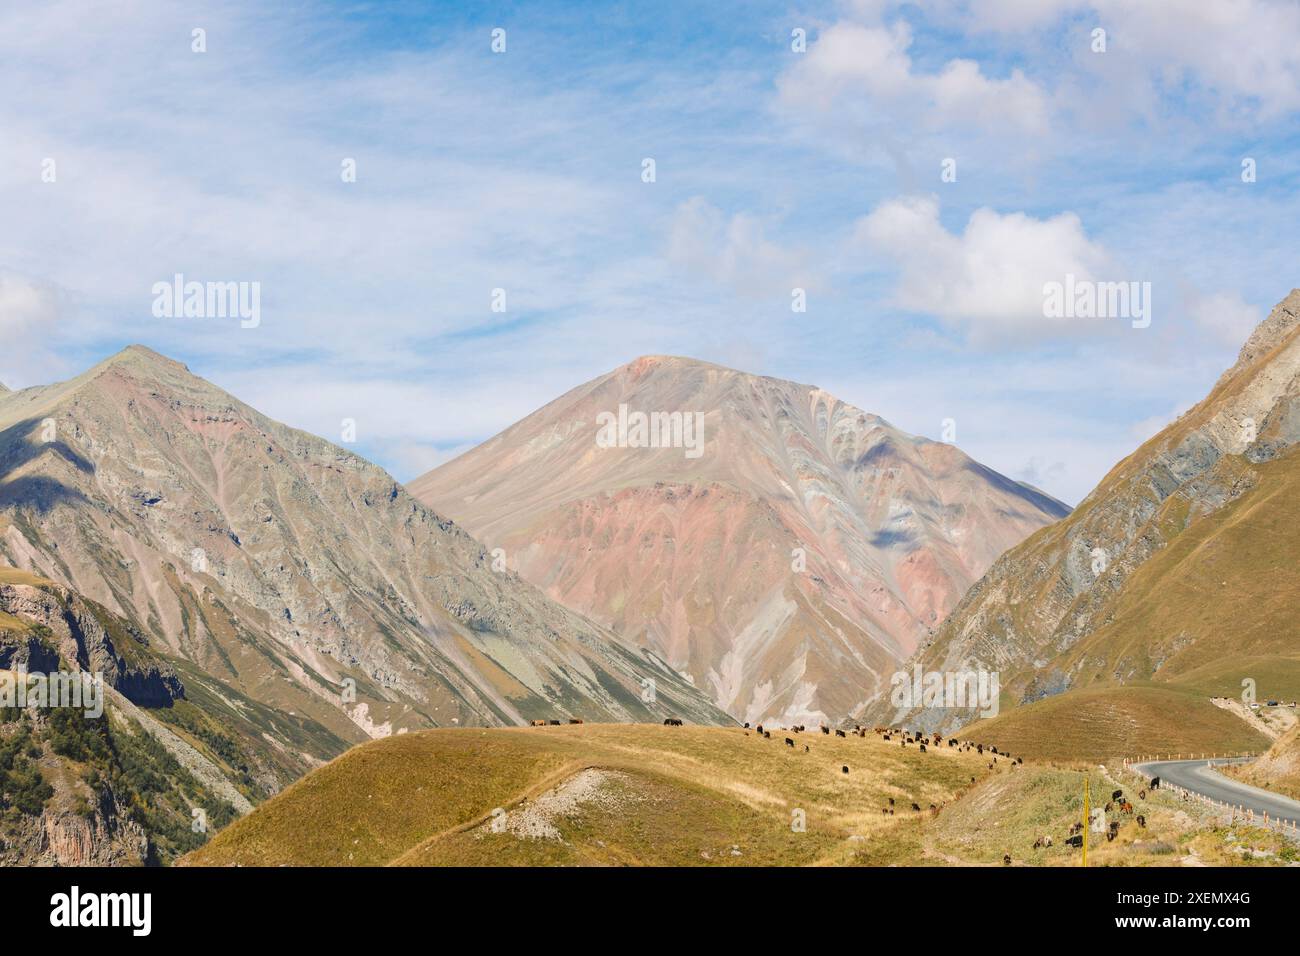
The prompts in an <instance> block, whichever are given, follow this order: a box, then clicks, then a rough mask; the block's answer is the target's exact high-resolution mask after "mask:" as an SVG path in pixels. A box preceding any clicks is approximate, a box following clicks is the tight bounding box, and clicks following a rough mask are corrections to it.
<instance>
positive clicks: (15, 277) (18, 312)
mask: <svg viewBox="0 0 1300 956" xmlns="http://www.w3.org/2000/svg"><path fill="white" fill-rule="evenodd" d="M65 309H66V306H65V303H64V297H63V295H62V294H61V293H60V292H59V291H58V290H57V289H56V288H55V287H53V286H52V285H49V284H47V283H43V282H37V281H35V280H33V279H31V278H29V277H27V276H24V275H20V274H18V273H15V272H8V271H0V381H3V382H4V384H5V385H6V386H8V387H9V388H21V387H25V386H27V385H34V384H37V383H38V382H40V381H41V380H42V377H43V376H44V375H46V374H48V373H49V372H51V371H52V370H55V369H57V368H59V367H61V366H60V364H59V363H58V362H57V361H56V360H55V359H54V356H53V354H52V352H51V351H50V346H51V344H52V342H53V340H54V338H55V336H56V335H57V333H58V331H59V326H60V320H61V317H62V316H63V314H64V312H65Z"/></svg>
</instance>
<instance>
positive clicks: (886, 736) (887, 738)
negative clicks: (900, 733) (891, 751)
mask: <svg viewBox="0 0 1300 956" xmlns="http://www.w3.org/2000/svg"><path fill="white" fill-rule="evenodd" d="M885 739H886V740H893V739H894V738H893V737H891V736H889V734H885Z"/></svg>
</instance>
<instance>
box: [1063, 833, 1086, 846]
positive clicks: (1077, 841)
mask: <svg viewBox="0 0 1300 956" xmlns="http://www.w3.org/2000/svg"><path fill="white" fill-rule="evenodd" d="M1065 843H1066V845H1067V846H1072V847H1081V846H1083V834H1079V836H1072V837H1067V838H1066V841H1065Z"/></svg>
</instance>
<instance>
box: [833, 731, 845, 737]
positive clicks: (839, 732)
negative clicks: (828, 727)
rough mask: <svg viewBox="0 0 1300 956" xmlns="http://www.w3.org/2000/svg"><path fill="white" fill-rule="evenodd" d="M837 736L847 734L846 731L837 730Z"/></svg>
mask: <svg viewBox="0 0 1300 956" xmlns="http://www.w3.org/2000/svg"><path fill="white" fill-rule="evenodd" d="M835 736H836V737H843V736H845V733H844V731H842V730H837V731H835Z"/></svg>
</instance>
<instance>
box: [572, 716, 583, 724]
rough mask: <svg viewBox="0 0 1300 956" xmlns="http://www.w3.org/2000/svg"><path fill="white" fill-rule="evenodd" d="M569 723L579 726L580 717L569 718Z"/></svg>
mask: <svg viewBox="0 0 1300 956" xmlns="http://www.w3.org/2000/svg"><path fill="white" fill-rule="evenodd" d="M569 723H571V724H580V723H582V718H581V717H570V718H569Z"/></svg>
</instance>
